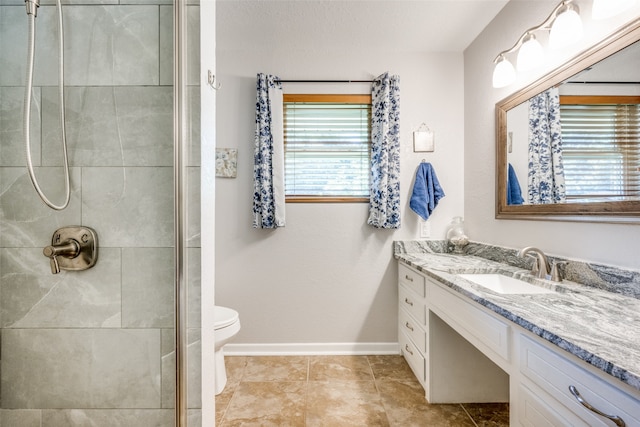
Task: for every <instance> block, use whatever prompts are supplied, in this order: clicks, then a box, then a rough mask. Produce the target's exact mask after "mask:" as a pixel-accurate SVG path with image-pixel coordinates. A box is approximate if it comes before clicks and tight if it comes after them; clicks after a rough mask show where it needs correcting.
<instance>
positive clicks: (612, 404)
mask: <svg viewBox="0 0 640 427" xmlns="http://www.w3.org/2000/svg"><path fill="white" fill-rule="evenodd" d="M559 351H560V350H559ZM520 370H521V372H522V373H523V374H524V375H526V376H527V377H529V378H530V379H531V380H532V381H533V382H534V383H535V384H537V385H538V386H540V387H541V388H542V389H543V390H545V391H546V392H548V393H549V394H550V395H551V396H553V397H554V398H555V399H557V400H558V401H559V402H560V403H562V404H563V405H564V406H566V407H567V408H568V409H570V410H571V411H572V412H573V413H575V414H576V415H577V416H579V417H580V418H581V419H583V420H584V421H585V423H586V424H587V425H589V426H611V425H613V424H612V423H611V421H609V420H607V419H606V418H604V417H602V416H600V415H597V414H595V413H594V412H592V411H590V410H588V409H587V408H585V407H584V406H582V405H581V404H580V403H579V402H578V401H577V400H576V398H575V397H574V396H573V395H572V394H571V392H570V391H569V386H574V387H575V388H576V389H577V390H578V392H579V393H580V395H581V396H582V398H583V399H584V400H585V401H586V402H588V403H589V404H591V405H592V406H593V407H595V408H597V409H598V410H600V411H602V412H604V413H605V414H609V415H615V416H618V417H620V418H622V419H623V420H624V422H625V423H626V425H627V426H636V425H640V400H638V399H637V398H636V397H633V396H631V395H629V394H627V393H625V392H624V391H622V390H620V389H618V388H616V387H615V386H614V385H612V384H610V383H609V382H607V381H605V380H603V379H602V378H599V377H597V376H596V375H594V374H592V373H591V372H588V371H587V370H585V369H583V368H581V367H579V366H577V365H576V362H574V361H571V360H569V359H567V358H565V357H564V355H561V354H560V353H556V352H555V351H552V350H550V349H549V348H547V347H545V346H543V345H542V344H539V343H537V342H535V341H534V340H533V339H531V338H529V337H527V336H525V335H521V336H520ZM611 379H612V380H613V381H617V380H615V379H614V378H613V377H612V378H611Z"/></svg>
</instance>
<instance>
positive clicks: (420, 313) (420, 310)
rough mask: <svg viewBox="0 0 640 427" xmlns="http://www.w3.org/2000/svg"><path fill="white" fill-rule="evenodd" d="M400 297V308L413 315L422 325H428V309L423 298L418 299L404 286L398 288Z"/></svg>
mask: <svg viewBox="0 0 640 427" xmlns="http://www.w3.org/2000/svg"><path fill="white" fill-rule="evenodd" d="M398 297H399V302H400V307H402V308H403V309H405V310H406V311H407V312H408V313H409V314H411V315H412V316H413V317H414V318H415V319H416V320H417V321H418V322H419V323H420V324H421V325H424V324H426V322H427V316H426V308H425V303H424V299H422V297H418V296H417V295H416V294H414V293H413V292H411V291H410V290H408V289H407V288H405V287H404V285H400V288H398Z"/></svg>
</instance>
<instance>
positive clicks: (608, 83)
mask: <svg viewBox="0 0 640 427" xmlns="http://www.w3.org/2000/svg"><path fill="white" fill-rule="evenodd" d="M565 83H570V84H575V85H577V84H580V85H640V82H604V81H603V82H599V81H592V82H590V81H578V80H574V81H568V82H565Z"/></svg>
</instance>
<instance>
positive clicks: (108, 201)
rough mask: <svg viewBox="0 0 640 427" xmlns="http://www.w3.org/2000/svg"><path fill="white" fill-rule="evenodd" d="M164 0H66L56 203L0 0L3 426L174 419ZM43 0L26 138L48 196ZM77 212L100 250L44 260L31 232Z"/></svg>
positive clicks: (190, 197) (49, 78)
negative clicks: (71, 268) (93, 260)
mask: <svg viewBox="0 0 640 427" xmlns="http://www.w3.org/2000/svg"><path fill="white" fill-rule="evenodd" d="M92 3H94V4H92ZM125 3H128V4H125ZM152 3H155V4H152ZM171 3H172V2H171V1H163V0H156V1H152V0H146V1H142V0H141V1H135V0H134V1H127V2H123V1H117V0H114V1H108V0H106V1H105V0H101V1H92V0H86V1H82V0H73V1H64V0H63V4H64V5H65V6H64V8H63V9H64V23H65V43H66V47H65V55H66V56H65V73H66V75H65V86H66V90H65V96H66V115H67V140H68V145H69V162H70V165H71V186H72V195H71V202H70V205H69V207H68V208H67V209H65V210H64V211H62V212H54V211H52V210H50V209H48V208H47V207H45V206H44V204H43V203H42V202H41V201H40V200H39V199H38V198H37V196H36V194H35V191H34V190H33V188H32V186H31V183H30V181H29V177H28V175H27V172H26V168H25V164H26V163H25V158H24V157H25V156H24V148H23V140H22V103H23V94H24V88H23V85H24V80H25V78H24V74H25V67H26V49H27V47H26V46H27V17H26V13H25V7H24V0H0V70H1V71H0V334H1V335H0V340H1V347H0V408H1V409H0V426H5V427H6V426H38V427H42V426H47V427H49V426H52V427H58V426H65V427H66V426H75V425H82V426H84V425H92V426H105V427H106V426H109V427H111V426H115V425H117V426H136V427H145V426H171V425H173V410H172V409H171V408H172V407H173V399H174V395H175V390H174V386H173V380H174V375H175V357H174V351H173V350H174V338H173V330H172V328H173V319H174V316H173V306H174V302H173V294H174V292H173V277H174V273H173V272H174V255H173V249H172V247H173V203H174V197H173V167H172V165H173V129H172V117H173V112H172V103H173V89H172V87H171V84H172V69H173V68H172V54H173V53H172V42H173V37H172V14H173V11H172V7H173V6H172V5H171ZM41 4H42V6H41V7H40V8H39V11H38V17H37V21H36V22H37V32H36V34H37V36H36V41H37V45H36V58H37V59H36V71H35V77H34V79H35V81H34V84H35V88H34V102H33V105H32V116H33V122H32V124H31V134H32V148H31V153H32V155H33V161H34V165H36V166H37V168H36V174H37V176H38V177H39V180H40V184H41V186H42V187H43V189H44V191H45V192H46V193H47V194H48V195H49V197H50V198H51V199H52V200H53V201H55V202H57V201H59V200H62V197H63V187H64V181H63V174H62V168H61V167H60V165H61V164H62V155H61V149H60V147H61V146H60V133H59V132H60V124H59V118H58V115H59V101H58V95H57V86H56V85H57V78H58V77H57V47H56V36H55V34H56V31H57V30H56V21H55V7H53V6H51V5H52V4H54V2H53V1H52V0H46V1H45V0H43V1H42V2H41ZM188 20H189V35H190V37H191V36H193V37H192V39H190V40H189V52H190V58H189V65H188V69H189V70H190V73H189V84H190V88H189V90H188V97H189V101H190V105H189V111H188V115H189V117H190V121H191V125H192V128H191V131H190V137H191V138H192V141H193V143H192V144H191V145H190V146H189V147H188V150H187V151H188V153H189V154H188V157H189V158H188V159H187V181H188V189H189V190H188V194H187V203H188V236H187V246H188V249H187V257H188V268H187V278H188V295H189V301H188V303H189V313H188V327H189V333H188V341H189V350H188V362H189V372H188V379H189V390H188V406H189V408H191V409H190V411H189V426H196V425H197V426H199V425H200V421H199V420H200V416H199V410H198V408H200V225H199V222H200V216H199V194H200V183H199V181H200V167H199V166H200V165H199V162H200V155H199V150H200V147H199V127H200V118H199V87H198V86H197V85H198V70H199V67H198V65H197V64H198V57H197V52H199V43H198V42H197V39H198V35H199V8H198V6H197V2H196V3H195V4H192V5H190V6H189V7H188ZM78 224H81V225H86V226H89V227H93V228H94V229H95V230H96V231H97V233H98V239H99V245H100V247H99V260H98V263H97V265H96V266H95V267H94V268H92V269H90V270H87V271H83V272H67V271H63V272H62V273H60V274H58V275H53V274H51V272H50V266H49V260H48V259H47V258H46V257H44V256H43V255H42V248H43V247H44V246H46V245H47V244H49V242H50V239H51V236H52V234H53V232H54V231H55V230H56V229H57V228H59V227H61V226H65V225H78Z"/></svg>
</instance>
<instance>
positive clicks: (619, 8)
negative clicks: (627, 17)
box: [591, 0, 637, 19]
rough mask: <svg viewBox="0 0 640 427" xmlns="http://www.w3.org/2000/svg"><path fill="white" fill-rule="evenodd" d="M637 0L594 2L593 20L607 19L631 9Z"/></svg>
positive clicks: (603, 0) (595, 0) (597, 0)
mask: <svg viewBox="0 0 640 427" xmlns="http://www.w3.org/2000/svg"><path fill="white" fill-rule="evenodd" d="M636 3H637V0H593V6H592V7H591V18H592V19H607V18H611V17H612V16H615V15H617V14H619V13H622V12H624V11H625V10H627V9H629V8H631V6H634V5H635V4H636Z"/></svg>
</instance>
